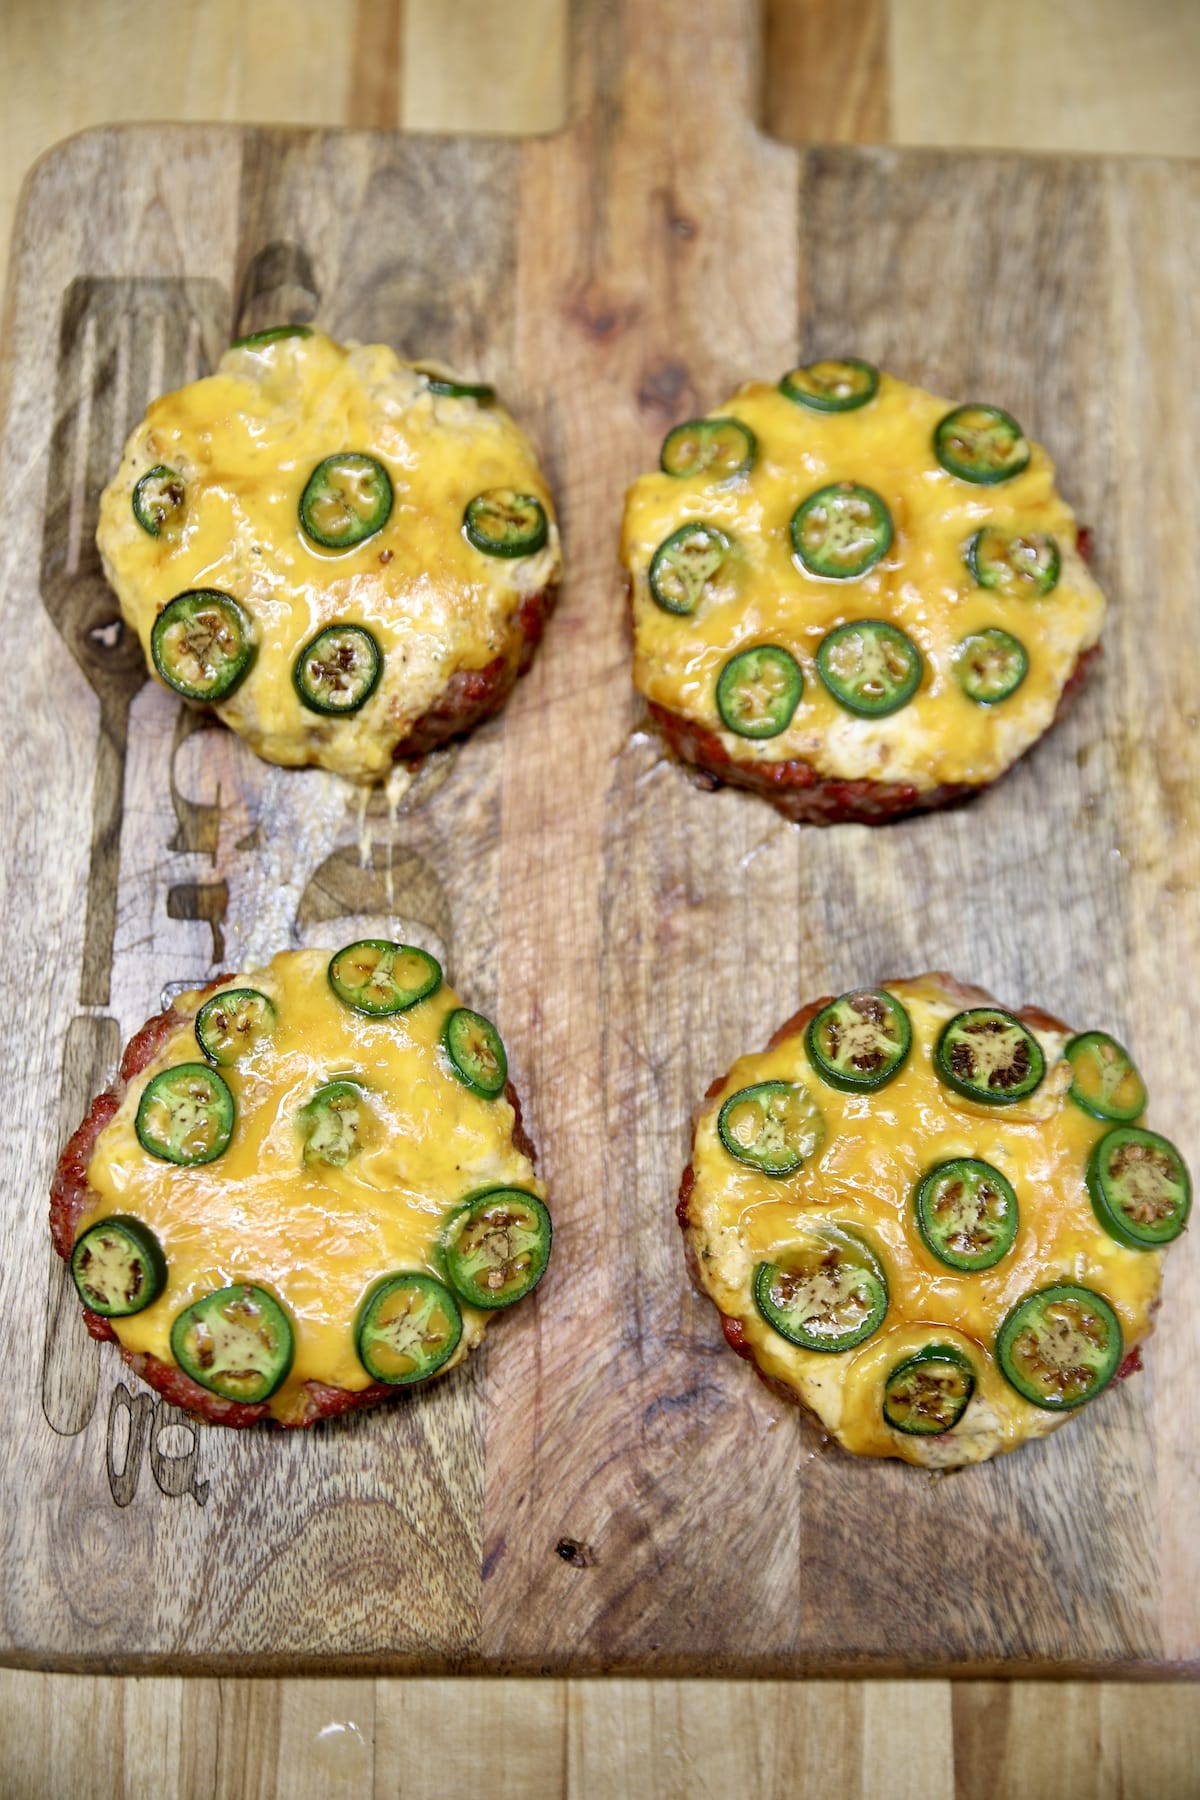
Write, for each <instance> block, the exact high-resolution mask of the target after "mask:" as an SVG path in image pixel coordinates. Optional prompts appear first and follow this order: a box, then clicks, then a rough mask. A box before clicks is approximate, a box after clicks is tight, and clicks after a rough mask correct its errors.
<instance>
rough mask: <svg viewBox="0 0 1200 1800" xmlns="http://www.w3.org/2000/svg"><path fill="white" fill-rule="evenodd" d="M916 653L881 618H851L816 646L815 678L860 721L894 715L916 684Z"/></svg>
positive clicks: (918, 670) (920, 667)
mask: <svg viewBox="0 0 1200 1800" xmlns="http://www.w3.org/2000/svg"><path fill="white" fill-rule="evenodd" d="M922 670H923V664H922V662H921V652H920V651H919V650H918V649H917V646H916V645H915V644H914V643H913V641H912V639H911V638H909V637H906V636H905V634H904V633H903V632H902V631H901V630H900V629H899V627H898V626H895V625H889V624H888V623H887V621H886V620H885V619H850V620H848V621H847V622H846V624H845V625H836V626H835V627H834V629H833V630H832V631H831V632H830V633H829V634H828V636H827V637H824V638H822V639H821V642H820V644H819V646H818V648H817V674H818V675H819V676H820V677H821V680H822V681H823V682H824V684H825V686H826V687H827V688H828V690H829V692H830V693H831V694H832V695H833V698H834V699H835V700H836V701H837V703H838V705H839V706H844V707H845V709H846V711H847V712H852V713H857V714H858V715H859V717H860V718H864V719H882V718H884V717H886V715H887V714H888V713H894V712H899V710H900V708H901V707H902V706H906V705H907V704H908V702H909V701H910V700H911V699H912V697H913V695H914V694H915V693H916V691H917V689H918V688H919V687H920V685H921V674H922Z"/></svg>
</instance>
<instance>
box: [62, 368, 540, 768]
mask: <svg viewBox="0 0 1200 1800" xmlns="http://www.w3.org/2000/svg"><path fill="white" fill-rule="evenodd" d="M341 450H359V451H364V452H366V453H367V454H368V455H370V456H373V457H374V458H375V459H376V460H377V461H378V462H381V463H382V464H383V465H384V467H385V468H386V469H387V471H388V474H389V476H390V478H391V482H392V489H393V494H394V501H393V506H392V512H391V516H390V518H389V519H388V522H387V524H386V525H385V526H384V527H383V529H382V530H381V531H379V532H377V533H376V534H375V535H374V536H373V537H370V538H367V539H366V540H365V542H363V543H362V544H360V545H358V546H357V547H356V548H354V549H351V550H323V549H321V548H319V547H318V546H317V545H316V544H313V543H311V542H310V541H309V539H308V538H307V537H305V535H304V533H303V531H302V530H301V528H300V522H299V506H300V496H301V494H302V493H303V491H304V487H305V484H306V482H307V481H308V478H309V476H310V474H311V473H312V471H313V469H314V468H316V466H317V464H318V463H320V462H322V461H323V460H324V458H325V457H327V456H331V455H333V454H335V453H336V452H338V451H341ZM159 463H162V464H165V465H166V466H167V467H168V468H172V469H174V470H176V471H177V472H178V473H179V474H181V475H182V476H183V477H184V479H185V482H186V484H187V503H186V511H185V515H184V519H183V523H182V526H181V527H180V528H178V529H170V528H168V529H164V531H163V532H162V533H161V534H160V536H158V537H157V538H155V537H151V536H150V535H149V534H148V533H147V532H145V531H143V530H142V528H141V527H140V526H139V525H138V523H137V520H136V519H135V517H134V514H133V507H132V494H133V490H134V487H135V486H136V484H137V482H138V480H139V478H140V477H141V476H142V475H143V474H144V473H145V472H146V470H147V469H150V468H153V467H154V466H156V465H157V464H159ZM493 487H513V488H516V489H517V490H519V491H520V492H522V493H529V494H534V495H536V496H537V498H538V499H540V500H541V502H542V504H543V506H544V507H545V508H546V512H547V515H548V517H549V518H550V535H549V540H548V542H547V544H546V546H545V548H544V549H542V550H541V551H539V552H538V553H537V554H536V555H534V556H529V557H519V558H513V559H511V560H509V559H505V558H502V557H494V556H485V555H482V554H481V553H480V552H479V551H478V550H476V549H475V548H474V547H473V546H472V545H471V544H470V543H468V541H467V539H466V537H465V536H464V534H463V531H462V519H463V512H464V510H465V508H466V505H467V502H468V501H469V500H471V499H472V498H473V497H474V496H475V495H476V494H478V493H481V492H482V491H483V490H484V489H486V488H493ZM96 541H97V543H98V545H99V547H100V553H101V556H102V558H103V561H104V568H105V573H106V575H107V576H108V579H109V581H110V582H111V584H112V586H113V587H114V589H115V590H116V593H117V596H118V598H119V600H120V602H121V610H122V612H123V614H124V615H125V617H126V619H127V620H128V621H129V623H130V624H131V625H132V626H133V627H134V629H135V630H136V631H137V633H138V635H139V637H140V638H141V640H142V646H143V648H144V649H145V652H146V660H147V664H148V665H149V666H150V668H151V670H152V672H153V664H152V662H151V658H150V632H151V629H152V627H153V625H154V621H155V619H156V618H157V616H158V614H159V613H160V612H161V610H162V608H163V607H164V606H165V605H166V603H167V601H168V600H170V599H172V598H173V597H174V596H175V595H176V594H179V593H182V592H183V591H184V590H185V589H187V588H194V587H209V588H219V589H221V590H222V591H223V592H225V593H229V594H232V595H233V596H234V598H235V599H237V600H239V601H240V602H241V603H242V604H243V606H245V608H246V609H247V611H248V612H249V613H250V614H251V616H252V618H253V619H254V622H255V627H256V631H257V634H258V648H257V655H256V659H255V662H254V665H253V667H252V668H251V670H250V673H249V674H248V675H247V676H246V678H245V680H244V681H243V682H242V683H241V685H240V687H238V688H237V689H236V690H235V692H234V693H233V694H232V695H231V696H230V697H229V699H228V700H226V701H223V702H221V703H220V704H219V705H217V706H216V708H215V711H216V712H217V713H218V714H219V716H220V717H221V718H222V719H224V720H225V722H226V723H227V724H228V725H231V726H232V727H233V729H234V730H235V731H237V732H239V733H240V734H241V735H242V736H243V737H245V738H246V739H247V741H248V742H249V743H250V744H252V745H253V747H254V748H255V750H257V751H258V752H259V754H260V755H262V756H265V757H267V758H268V759H269V760H270V761H272V762H277V763H284V764H288V765H298V764H304V763H318V764H320V765H321V766H322V767H324V768H329V769H336V770H337V771H338V772H339V773H341V774H343V775H349V776H351V777H353V778H356V779H365V780H376V779H379V778H380V777H381V776H383V775H386V774H387V772H388V770H389V769H390V768H391V766H392V750H393V746H394V745H396V744H397V743H399V742H401V741H402V739H403V738H404V737H405V735H406V733H407V732H408V730H409V728H410V727H411V725H412V724H413V723H414V721H415V720H416V719H418V718H420V717H421V715H422V714H423V713H425V712H426V711H427V710H428V709H429V707H430V706H431V705H432V704H433V703H434V702H435V701H436V700H437V699H438V697H439V695H440V694H441V691H442V689H443V688H444V687H445V685H446V682H447V681H448V680H449V679H450V677H451V676H452V675H453V674H454V673H455V672H456V671H458V670H460V669H465V670H470V669H481V668H484V667H485V666H486V665H487V664H488V663H490V662H492V661H493V660H494V659H495V658H496V657H498V656H505V657H507V658H509V659H510V660H515V657H516V655H517V653H518V651H519V649H520V643H519V641H518V640H517V639H515V638H514V637H513V635H512V633H513V620H514V615H515V613H516V611H517V608H518V607H519V605H520V603H521V601H522V599H525V598H528V597H529V596H531V595H533V594H535V593H537V592H539V591H540V590H541V589H542V588H544V587H546V586H547V585H549V584H551V583H552V582H553V581H555V580H556V579H557V576H558V570H559V565H560V560H561V559H560V555H559V548H558V532H557V528H556V526H555V525H554V523H553V506H552V502H551V499H550V494H549V490H548V489H547V486H546V482H545V480H544V478H543V476H542V473H541V470H540V469H539V468H538V465H537V460H536V458H535V456H534V453H533V449H532V447H531V446H530V444H529V441H528V439H527V438H526V437H525V436H524V434H523V433H522V432H521V431H519V430H518V429H517V427H516V425H515V424H514V423H513V421H512V419H511V418H510V417H509V415H508V414H507V413H506V412H505V411H504V409H503V407H501V406H499V405H496V404H494V403H493V404H490V405H487V406H481V405H478V404H477V403H476V402H475V401H473V400H462V399H453V398H450V397H447V396H441V395H435V394H431V393H430V392H429V388H428V385H427V383H426V382H425V380H424V379H423V378H422V377H421V376H420V375H419V374H417V373H416V372H415V370H414V369H413V368H412V366H411V365H409V364H407V363H403V362H401V361H400V359H399V357H397V356H396V355H395V353H394V352H393V351H391V350H389V349H388V348H387V347H386V346H385V345H382V344H367V345H345V346H344V345H341V344H336V343H334V342H333V340H332V339H330V338H328V337H325V336H324V335H323V334H321V333H320V332H316V333H314V334H313V335H312V336H311V337H307V338H285V339H282V340H279V341H277V342H276V343H274V344H270V345H267V346H265V347H263V348H260V349H242V350H228V351H226V353H225V355H224V356H223V357H222V358H221V363H220V367H219V369H218V371H217V373H216V374H215V375H210V376H207V377H205V379H203V380H202V381H195V382H192V383H191V385H190V386H188V387H184V388H180V389H179V390H178V391H177V392H176V393H172V394H165V395H164V396H163V397H162V398H161V399H159V400H156V401H154V403H153V404H152V405H151V407H150V408H149V411H148V412H147V414H146V417H145V419H144V420H143V422H142V424H141V425H139V426H138V428H137V430H136V431H135V432H134V433H133V436H132V437H131V438H130V440H129V443H128V444H127V446H126V449H125V455H124V458H123V460H122V463H121V467H120V469H119V471H118V472H117V475H116V477H115V478H114V480H113V481H112V482H111V483H110V484H109V486H108V487H107V488H105V490H104V493H103V494H102V495H101V499H100V523H99V528H98V530H97V533H96ZM338 621H349V622H352V623H355V624H360V625H366V626H367V627H368V628H369V629H370V630H371V631H372V632H373V633H374V635H375V637H376V639H377V640H378V642H379V646H380V648H381V650H382V651H383V654H384V670H383V676H382V679H381V681H380V684H379V686H378V688H377V689H376V691H375V693H374V694H373V695H372V696H371V698H370V699H369V700H368V701H367V702H366V704H365V705H364V706H363V707H362V708H361V709H360V711H358V712H357V713H354V714H351V715H349V716H348V717H345V718H340V719H331V718H327V717H323V716H321V715H320V714H317V713H314V712H312V711H310V710H308V709H306V708H305V707H303V706H302V705H301V703H300V700H299V698H298V696H297V694H296V690H295V687H294V685H293V680H292V670H293V667H294V665H295V661H296V657H297V655H298V653H299V651H300V649H301V647H302V645H304V644H306V643H307V642H308V641H309V639H310V638H312V637H313V636H314V635H315V634H316V633H317V632H318V631H320V630H321V629H322V628H323V627H324V626H326V625H330V624H333V623H335V622H338Z"/></svg>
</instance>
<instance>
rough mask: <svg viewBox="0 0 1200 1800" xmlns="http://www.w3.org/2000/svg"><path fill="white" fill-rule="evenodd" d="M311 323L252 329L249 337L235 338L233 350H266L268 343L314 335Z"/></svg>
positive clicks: (278, 342) (232, 345)
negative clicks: (263, 329) (261, 329)
mask: <svg viewBox="0 0 1200 1800" xmlns="http://www.w3.org/2000/svg"><path fill="white" fill-rule="evenodd" d="M312 334H313V333H312V326H311V325H268V327H267V329H266V330H265V331H252V332H251V333H250V335H249V336H248V337H240V338H234V340H233V342H232V344H230V346H229V348H230V349H231V350H265V349H266V347H267V345H268V344H280V343H282V342H283V340H284V338H306V337H311V336H312Z"/></svg>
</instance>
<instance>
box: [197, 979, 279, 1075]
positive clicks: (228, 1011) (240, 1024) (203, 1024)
mask: <svg viewBox="0 0 1200 1800" xmlns="http://www.w3.org/2000/svg"><path fill="white" fill-rule="evenodd" d="M274 1029H275V1005H274V1002H273V1001H272V1000H269V999H268V998H267V996H266V994H260V993H259V991H258V989H257V988H226V989H225V991H224V992H223V993H220V994H214V995H213V997H212V999H211V1000H206V1001H205V1002H204V1005H203V1006H202V1007H201V1008H200V1011H199V1012H198V1013H197V1014H196V1042H197V1043H198V1044H199V1046H200V1048H201V1050H203V1052H204V1054H205V1056H207V1058H208V1060H209V1062H211V1063H216V1065H217V1067H218V1068H221V1069H227V1068H229V1067H230V1066H231V1064H233V1063H237V1062H241V1061H242V1059H243V1057H246V1056H249V1055H251V1054H252V1053H253V1052H254V1051H255V1050H257V1049H258V1047H259V1045H260V1044H261V1043H262V1042H263V1040H264V1039H265V1038H269V1037H270V1035H271V1033H272V1032H273V1031H274Z"/></svg>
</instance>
